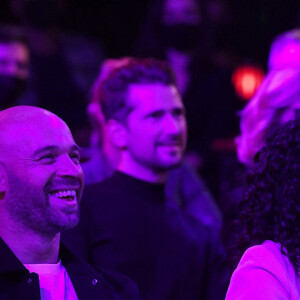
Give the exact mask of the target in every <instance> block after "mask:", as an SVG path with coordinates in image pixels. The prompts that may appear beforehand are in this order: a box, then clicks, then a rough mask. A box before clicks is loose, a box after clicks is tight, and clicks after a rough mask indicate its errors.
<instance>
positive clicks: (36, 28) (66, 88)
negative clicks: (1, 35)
mask: <svg viewBox="0 0 300 300" xmlns="http://www.w3.org/2000/svg"><path fill="white" fill-rule="evenodd" d="M10 8H11V11H12V14H13V15H14V16H15V17H16V19H17V20H18V22H19V23H20V25H21V26H22V28H23V29H24V31H25V33H26V37H27V39H28V44H29V48H30V51H31V78H30V80H31V88H32V92H33V93H32V98H31V100H30V101H31V103H28V104H32V105H38V106H40V107H43V108H45V109H49V110H51V111H53V112H54V113H55V114H57V115H58V116H60V117H61V118H63V119H64V120H65V121H66V122H67V123H68V124H69V126H70V128H71V130H72V131H73V133H75V138H76V140H77V141H78V139H83V142H84V143H87V141H86V140H87V137H88V134H87V130H88V121H87V116H86V114H85V108H86V104H87V98H88V93H89V90H90V87H91V85H92V82H93V80H94V78H95V77H96V76H97V73H98V69H99V65H100V63H101V61H102V59H103V51H102V49H101V46H100V45H99V43H98V41H95V40H93V39H90V38H87V37H85V36H82V35H79V34H77V33H69V32H63V31H62V30H61V29H60V24H61V21H62V18H63V17H64V15H65V12H66V10H67V8H68V2H67V1H66V0H62V1H60V0H12V1H10ZM78 142H79V141H78Z"/></svg>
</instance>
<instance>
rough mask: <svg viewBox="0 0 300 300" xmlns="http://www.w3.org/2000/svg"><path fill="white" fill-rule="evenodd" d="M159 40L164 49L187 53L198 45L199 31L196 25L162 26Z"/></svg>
mask: <svg viewBox="0 0 300 300" xmlns="http://www.w3.org/2000/svg"><path fill="white" fill-rule="evenodd" d="M161 39H162V41H163V43H164V45H165V47H166V48H174V49H176V50H178V51H182V52H189V51H191V50H194V49H195V48H196V46H197V44H198V43H199V40H200V39H201V30H200V28H199V26H198V25H193V24H176V25H163V26H162V28H161Z"/></svg>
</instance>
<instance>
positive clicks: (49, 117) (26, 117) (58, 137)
mask: <svg viewBox="0 0 300 300" xmlns="http://www.w3.org/2000/svg"><path fill="white" fill-rule="evenodd" d="M0 182H2V184H1V186H0V192H1V195H2V197H1V199H0V213H1V214H5V216H6V217H7V218H9V219H10V220H11V221H13V222H14V223H15V224H19V225H21V226H23V227H25V228H28V229H30V230H33V231H38V232H39V233H41V234H55V233H58V232H60V231H61V230H63V229H66V228H69V227H72V226H74V225H76V224H77V222H78V210H79V199H80V197H81V193H82V186H83V173H82V169H81V167H80V164H79V149H78V146H77V145H76V144H75V142H74V140H73V137H72V134H71V132H70V129H69V128H68V126H67V125H66V123H65V122H64V121H63V120H61V119H60V118H58V117H57V116H56V115H54V114H53V113H51V112H49V111H47V110H44V109H41V108H38V107H33V106H17V107H11V108H8V109H6V110H3V111H1V112H0ZM0 224H1V220H0Z"/></svg>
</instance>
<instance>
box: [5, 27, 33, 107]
mask: <svg viewBox="0 0 300 300" xmlns="http://www.w3.org/2000/svg"><path fill="white" fill-rule="evenodd" d="M28 77H29V49H28V46H27V42H26V39H25V37H24V35H23V33H22V31H21V30H20V29H18V28H16V27H5V26H1V27H0V109H1V110H2V109H5V108H8V107H10V106H13V105H16V104H19V103H20V102H21V101H22V100H21V98H23V97H24V95H25V92H26V88H27V81H28Z"/></svg>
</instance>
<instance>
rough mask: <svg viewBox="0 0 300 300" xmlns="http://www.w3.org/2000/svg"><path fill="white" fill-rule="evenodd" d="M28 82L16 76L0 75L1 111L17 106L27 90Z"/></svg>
mask: <svg viewBox="0 0 300 300" xmlns="http://www.w3.org/2000/svg"><path fill="white" fill-rule="evenodd" d="M26 85H27V80H26V79H21V78H18V77H15V76H9V75H0V109H5V108H8V107H10V106H13V105H15V104H16V102H17V100H18V99H19V98H20V96H21V95H22V94H23V93H24V91H25V90H26Z"/></svg>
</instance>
